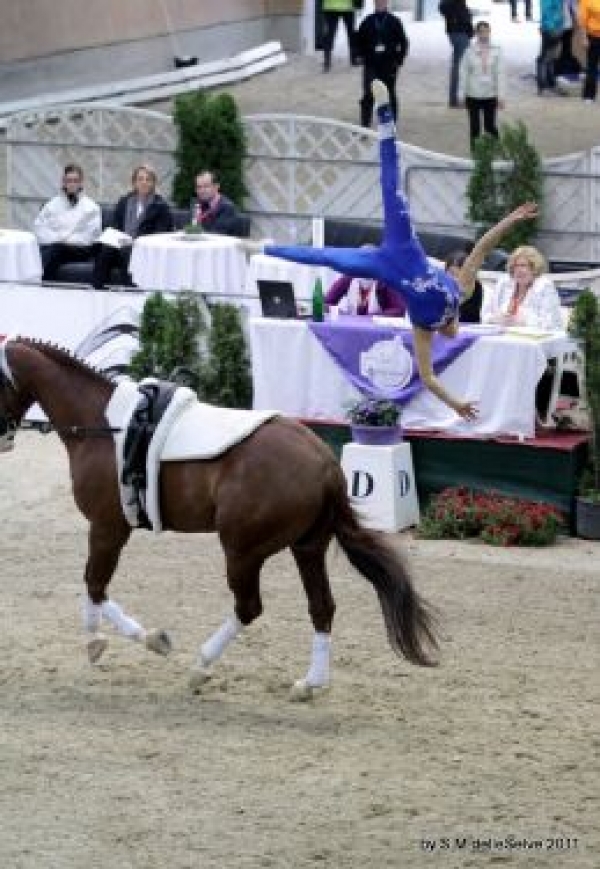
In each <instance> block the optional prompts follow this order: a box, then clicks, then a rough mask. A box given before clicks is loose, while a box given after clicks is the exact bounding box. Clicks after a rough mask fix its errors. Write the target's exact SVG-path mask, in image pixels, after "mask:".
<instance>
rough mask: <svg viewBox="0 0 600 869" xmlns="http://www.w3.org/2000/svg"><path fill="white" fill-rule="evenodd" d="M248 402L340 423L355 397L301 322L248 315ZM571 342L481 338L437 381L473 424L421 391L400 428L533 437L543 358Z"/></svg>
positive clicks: (560, 337) (562, 338) (259, 407)
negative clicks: (475, 409) (468, 405)
mask: <svg viewBox="0 0 600 869" xmlns="http://www.w3.org/2000/svg"><path fill="white" fill-rule="evenodd" d="M249 325H250V341H251V348H252V373H253V380H254V407H255V408H256V409H257V410H266V409H275V410H279V411H281V412H283V413H285V414H288V415H290V416H293V417H299V418H302V419H323V420H333V421H340V422H341V421H344V418H345V410H346V407H347V405H348V404H349V403H350V402H352V401H354V400H356V399H357V398H360V394H359V393H358V391H357V390H356V389H355V388H354V387H353V386H352V384H351V383H350V381H349V380H347V379H346V377H345V375H344V373H343V372H342V369H341V368H340V367H339V366H338V365H337V364H336V363H335V362H334V361H333V359H332V358H331V356H330V355H329V354H328V353H327V351H326V350H324V349H323V347H322V346H321V344H320V343H319V341H318V340H317V338H315V337H314V335H313V334H312V333H311V331H310V328H309V326H308V324H307V323H306V322H303V321H299V320H267V319H262V318H260V319H259V318H253V319H251V320H250V324H249ZM572 343H573V342H571V341H570V340H569V339H567V338H566V337H565V336H564V335H556V336H552V337H549V338H545V339H541V340H540V339H536V340H534V339H533V338H530V337H525V336H523V335H521V336H518V335H514V336H511V335H509V334H508V333H506V334H503V335H482V336H481V337H480V338H479V340H478V341H477V342H476V343H474V344H473V345H472V346H471V347H470V348H469V349H468V350H466V351H465V352H464V353H462V354H461V355H460V356H459V357H458V358H457V359H456V360H455V361H454V362H453V363H452V364H451V365H450V366H449V367H448V368H447V369H446V370H445V371H444V372H443V374H441V375H440V380H441V382H442V383H443V384H444V386H445V387H446V388H447V389H448V390H449V391H450V392H451V393H453V394H454V395H456V396H461V397H463V398H465V399H472V400H474V401H478V402H479V409H480V414H479V418H478V419H477V421H476V422H473V423H468V422H464V421H463V420H462V419H460V417H458V416H457V415H456V414H455V413H454V412H453V411H452V410H451V409H450V408H449V407H447V406H446V405H445V404H443V403H442V402H441V401H440V400H439V399H437V398H436V397H435V396H434V395H433V394H432V393H431V392H429V391H428V390H425V389H424V390H422V391H421V392H420V393H418V394H417V395H416V396H415V397H414V398H413V399H412V400H411V401H410V402H408V404H407V405H406V407H405V408H404V411H403V415H402V424H403V426H404V427H405V428H407V429H426V430H436V431H444V432H448V433H453V434H460V435H462V436H469V435H470V436H473V437H493V436H496V435H513V436H517V437H533V435H534V433H535V389H536V385H537V383H538V381H539V379H540V377H541V375H542V374H543V372H544V370H545V368H546V362H547V359H548V358H550V357H552V356H554V355H556V353H557V352H559V351H560V350H561V349H563V348H565V347H567V346H570V345H571V344H572Z"/></svg>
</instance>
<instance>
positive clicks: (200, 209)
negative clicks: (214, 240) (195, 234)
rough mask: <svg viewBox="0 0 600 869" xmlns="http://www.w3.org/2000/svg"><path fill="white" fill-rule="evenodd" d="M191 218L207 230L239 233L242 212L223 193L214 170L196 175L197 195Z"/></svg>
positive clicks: (224, 233)
mask: <svg viewBox="0 0 600 869" xmlns="http://www.w3.org/2000/svg"><path fill="white" fill-rule="evenodd" d="M190 219H191V222H192V223H193V224H195V225H196V224H200V225H201V226H202V229H204V230H205V231H206V232H215V233H217V234H219V235H238V234H239V228H240V214H239V212H238V210H237V208H236V206H235V205H234V204H233V202H232V201H231V199H228V198H227V197H226V196H224V195H223V194H222V193H221V191H220V189H219V181H218V178H217V176H216V175H215V173H214V172H207V171H205V172H200V173H199V174H198V175H197V176H196V196H195V197H194V199H193V200H192V206H191V215H190Z"/></svg>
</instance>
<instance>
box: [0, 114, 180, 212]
mask: <svg viewBox="0 0 600 869" xmlns="http://www.w3.org/2000/svg"><path fill="white" fill-rule="evenodd" d="M175 139H176V137H175V128H174V125H173V122H172V120H171V118H170V117H169V116H167V115H162V114H159V113H157V112H147V111H142V110H138V109H121V108H118V107H108V106H106V107H103V106H100V107H99V106H97V105H95V106H61V107H58V108H56V109H46V110H44V111H40V112H27V113H22V114H19V115H15V116H13V117H12V118H11V119H10V122H9V124H8V127H7V151H8V157H7V161H8V166H7V199H8V219H9V223H10V224H11V225H12V226H15V227H18V228H23V229H27V228H30V227H31V224H32V221H33V218H34V217H35V215H36V214H37V212H38V211H39V208H40V206H41V205H42V204H43V203H44V202H46V201H47V200H48V199H49V198H50V197H52V196H54V195H55V194H56V190H57V184H58V183H59V180H60V178H61V175H62V170H63V167H64V166H65V164H67V163H71V162H74V163H79V164H81V166H83V169H84V172H85V186H86V190H87V192H88V193H89V195H90V196H92V198H93V199H96V200H97V201H98V202H102V203H113V202H115V201H116V199H117V198H118V197H119V196H121V195H122V194H123V192H124V191H125V190H127V189H129V187H130V179H131V172H132V170H133V168H134V167H135V166H137V165H139V164H140V163H146V162H148V163H151V164H152V165H153V166H154V168H155V169H156V171H157V173H158V177H159V180H160V184H161V187H163V189H164V190H165V191H168V195H170V191H171V184H172V177H173V170H174V161H173V152H174V149H175Z"/></svg>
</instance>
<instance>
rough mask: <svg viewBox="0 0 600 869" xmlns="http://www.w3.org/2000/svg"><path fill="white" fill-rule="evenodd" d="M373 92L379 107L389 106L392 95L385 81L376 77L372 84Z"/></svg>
mask: <svg viewBox="0 0 600 869" xmlns="http://www.w3.org/2000/svg"><path fill="white" fill-rule="evenodd" d="M371 93H372V94H373V99H374V100H375V105H376V106H377V107H379V106H387V104H388V103H389V101H390V95H389V93H388V89H387V88H386V86H385V85H384V83H383V82H382V81H379V79H378V78H376V79H374V81H373V82H372V84H371Z"/></svg>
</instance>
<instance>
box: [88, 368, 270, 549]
mask: <svg viewBox="0 0 600 869" xmlns="http://www.w3.org/2000/svg"><path fill="white" fill-rule="evenodd" d="M140 398H141V395H140V393H139V392H138V389H137V384H136V383H133V382H132V381H130V380H125V381H122V382H121V383H119V384H118V386H117V387H116V388H115V391H114V393H113V395H112V397H111V400H110V402H109V403H108V405H107V408H106V414H105V415H106V419H107V421H108V423H109V425H110V426H112V427H115V428H120V429H122V430H121V431H120V432H118V433H117V434H115V448H116V455H117V470H118V474H119V486H120V490H121V504H122V507H123V513H124V515H125V517H126V518H127V521H128V522H129V523H130V525H133V526H134V527H136V526H137V509H136V508H135V504H133V503H132V501H133V499H132V495H133V493H132V490H131V487H129V486H124V485H123V484H122V482H121V477H122V471H123V446H124V443H125V435H126V431H127V427H128V425H129V422H130V420H131V416H132V414H133V412H134V410H135V408H136V407H137V404H138V402H139V400H140ZM277 415H278V414H277V411H253V410H232V409H231V408H226V407H215V406H214V405H212V404H203V403H201V402H199V401H198V399H197V398H196V395H195V393H193V392H192V391H191V390H190V389H187V388H186V387H180V388H179V389H177V390H176V392H175V394H174V396H173V399H172V401H171V402H170V404H169V406H168V407H167V409H166V411H165V413H164V416H163V418H162V419H161V421H160V423H159V425H158V426H157V428H156V431H155V433H154V436H153V438H152V441H151V442H150V447H149V449H148V459H147V467H146V470H147V489H146V503H145V509H146V513H147V515H148V519H149V521H150V524H151V525H152V529H153V530H154V531H156V532H158V531H161V530H162V523H161V515H160V499H159V486H158V479H159V470H160V465H161V463H162V462H176V461H179V462H181V461H194V460H195V461H198V460H202V459H214V458H217V457H218V456H220V455H222V454H223V453H225V452H226V451H227V450H229V449H231V447H233V446H235V445H236V444H239V443H240V442H241V441H243V440H245V439H246V438H247V437H249V436H250V435H251V434H252V433H253V432H255V431H256V429H257V428H259V427H260V426H261V425H263V424H264V423H265V422H268V421H269V420H270V419H272V418H273V417H274V416H277Z"/></svg>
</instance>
